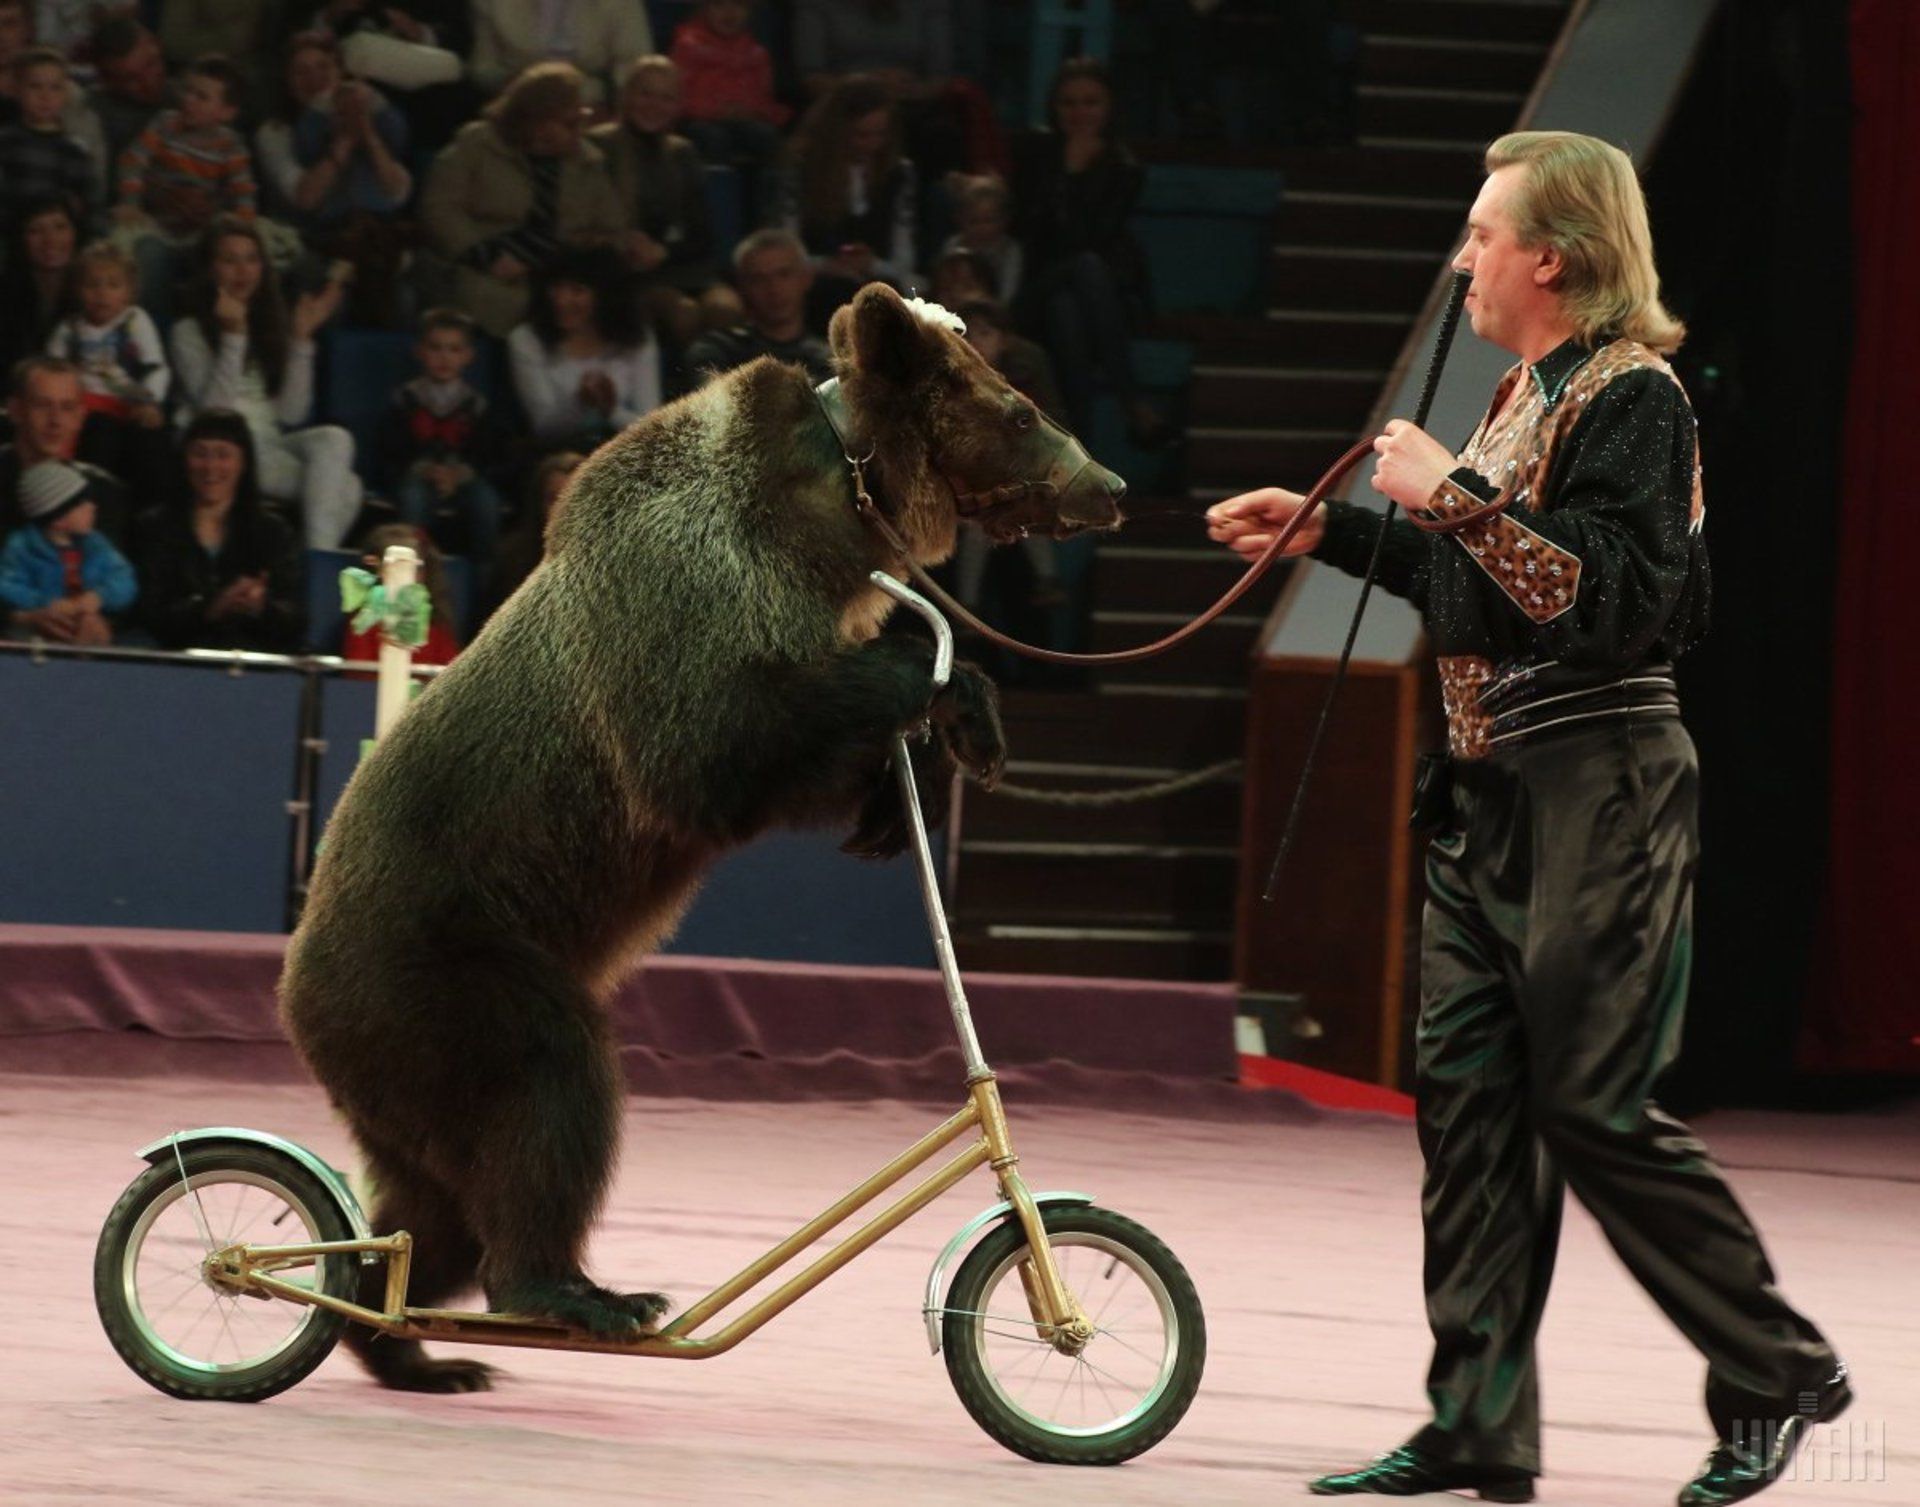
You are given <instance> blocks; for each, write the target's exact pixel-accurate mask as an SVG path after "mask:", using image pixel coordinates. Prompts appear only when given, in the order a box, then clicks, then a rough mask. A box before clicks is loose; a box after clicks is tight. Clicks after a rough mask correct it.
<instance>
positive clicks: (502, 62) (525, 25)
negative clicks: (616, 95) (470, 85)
mask: <svg viewBox="0 0 1920 1507" xmlns="http://www.w3.org/2000/svg"><path fill="white" fill-rule="evenodd" d="M472 4H473V57H472V61H471V62H470V64H469V68H468V71H469V73H470V74H471V76H472V78H473V81H474V83H475V84H477V85H478V86H479V87H480V88H481V89H483V90H485V91H486V92H487V93H489V94H491V93H493V92H494V91H495V90H496V89H499V88H500V87H502V86H503V85H504V84H505V83H506V82H507V80H509V79H511V78H512V77H513V76H514V75H515V74H517V73H519V72H520V71H521V70H522V69H526V68H530V67H533V66H534V65H536V64H539V63H541V62H544V61H546V60H549V59H556V58H558V59H564V60H566V61H567V62H569V63H572V64H573V65H574V67H575V68H577V69H578V70H579V72H580V74H581V80H580V86H581V94H582V97H583V98H584V99H585V101H586V102H587V103H588V104H590V105H599V104H603V103H605V102H606V101H607V100H610V99H611V98H613V91H614V84H615V78H614V74H615V72H616V71H617V70H618V69H620V68H621V67H623V66H624V65H625V64H627V63H629V62H631V61H632V60H633V59H634V58H637V57H640V56H642V55H644V54H646V53H649V52H652V51H653V50H654V46H653V28H652V26H651V25H650V24H649V23H648V21H647V9H646V7H645V6H644V5H641V4H638V3H636V0H472Z"/></svg>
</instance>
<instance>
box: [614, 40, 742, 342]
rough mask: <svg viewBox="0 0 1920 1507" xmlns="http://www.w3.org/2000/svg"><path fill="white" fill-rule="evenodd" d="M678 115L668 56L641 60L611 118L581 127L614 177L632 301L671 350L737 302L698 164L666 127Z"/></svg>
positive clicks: (721, 321)
mask: <svg viewBox="0 0 1920 1507" xmlns="http://www.w3.org/2000/svg"><path fill="white" fill-rule="evenodd" d="M679 113H680V71H679V69H677V68H676V67H674V65H673V61H672V59H670V58H663V57H660V56H659V55H657V54H655V55H652V56H648V57H644V58H640V59H639V60H638V61H636V62H635V63H634V65H633V67H632V69H631V70H630V71H629V72H628V74H627V79H626V82H625V83H624V84H623V85H622V86H621V88H620V118H619V119H618V120H615V121H609V122H608V123H607V124H606V125H604V126H600V127H597V128H596V129H595V130H593V131H592V132H590V133H589V137H588V139H589V140H591V141H592V142H593V144H594V145H595V146H597V147H599V148H600V150H601V152H602V153H604V154H605V156H606V159H607V168H608V171H609V172H610V173H611V174H612V176H613V185H614V190H615V192H616V193H617V194H618V196H619V200H620V207H621V210H622V211H623V213H624V215H625V218H626V223H627V225H628V229H627V230H626V232H625V234H624V236H623V238H622V240H621V243H620V244H621V251H622V252H623V254H624V255H625V256H626V259H627V265H628V266H629V267H631V268H632V269H633V270H634V273H635V274H636V282H635V286H636V291H637V293H638V296H639V299H640V306H641V308H643V309H644V310H645V311H646V315H647V319H648V321H649V322H650V323H651V324H652V326H653V327H654V329H656V330H658V331H660V332H661V333H662V334H663V335H664V336H665V338H666V339H668V340H670V341H671V342H672V343H673V345H674V346H675V348H676V349H683V348H684V347H685V346H686V344H687V342H688V341H689V340H691V339H693V337H694V336H695V335H697V334H699V333H700V331H701V330H703V329H723V328H725V327H726V326H727V325H730V324H734V323H736V322H737V321H738V320H739V318H740V300H739V298H738V297H737V296H736V295H735V294H734V291H733V290H732V289H731V288H729V287H727V286H726V285H725V284H724V283H722V282H721V281H720V268H719V263H718V261H717V260H716V258H715V255H714V240H713V222H712V218H711V216H710V215H709V213H708V210H707V172H706V168H705V166H704V165H703V164H702V163H701V160H700V154H699V152H697V151H696V150H695V149H694V146H693V143H692V142H690V141H688V140H687V139H686V138H685V137H684V136H676V135H674V134H673V132H672V131H671V130H670V129H669V127H670V126H672V124H673V122H674V118H675V117H676V116H677V115H678V114H679Z"/></svg>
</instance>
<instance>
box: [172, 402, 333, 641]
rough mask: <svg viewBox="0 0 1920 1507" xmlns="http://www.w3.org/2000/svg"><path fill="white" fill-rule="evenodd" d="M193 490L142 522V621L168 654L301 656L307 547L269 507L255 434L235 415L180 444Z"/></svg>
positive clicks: (221, 413) (210, 420)
mask: <svg viewBox="0 0 1920 1507" xmlns="http://www.w3.org/2000/svg"><path fill="white" fill-rule="evenodd" d="M181 457H182V460H183V461H184V463H185V469H186V488H185V491H184V493H183V494H182V495H181V496H180V497H179V499H178V500H176V501H173V502H170V503H168V504H167V505H165V506H163V507H160V508H156V509H154V510H153V511H152V512H150V513H147V514H145V515H143V516H142V518H141V520H140V524H141V528H140V538H141V547H140V581H141V587H142V590H141V603H142V608H143V611H142V618H143V620H144V622H145V624H146V627H147V629H148V630H149V631H150V632H151V633H152V634H153V636H154V637H155V638H156V639H157V640H159V642H160V645H161V647H162V648H166V649H250V650H254V651H255V652H258V653H263V654H292V653H295V652H297V651H298V650H299V648H300V639H301V635H302V633H303V631H304V629H305V626H306V610H305V608H304V607H303V606H302V603H301V584H300V572H301V557H300V546H299V543H298V541H296V540H295V538H294V535H293V530H292V529H290V528H289V527H288V526H287V525H286V524H285V523H283V522H282V521H281V520H280V519H278V518H276V517H274V516H273V514H271V513H269V512H268V511H267V510H266V509H265V508H263V507H262V506H261V505H260V484H259V477H258V474H257V472H256V469H255V467H254V453H253V429H252V426H251V425H250V424H249V423H248V422H247V420H246V419H244V418H242V417H241V416H240V415H239V414H237V413H234V412H232V411H231V410H228V409H219V408H212V409H208V410H206V411H205V412H203V413H200V414H198V415H196V416H195V417H194V419H193V421H192V422H191V423H189V424H188V425H187V428H186V433H185V434H184V435H183V436H182V437H181Z"/></svg>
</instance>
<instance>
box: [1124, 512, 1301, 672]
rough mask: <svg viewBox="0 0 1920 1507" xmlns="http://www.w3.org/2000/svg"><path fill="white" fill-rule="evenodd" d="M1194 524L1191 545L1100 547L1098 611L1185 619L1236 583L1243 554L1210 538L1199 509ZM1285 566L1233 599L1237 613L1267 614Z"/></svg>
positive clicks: (1142, 636) (1282, 580)
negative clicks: (1120, 610) (1142, 612)
mask: <svg viewBox="0 0 1920 1507" xmlns="http://www.w3.org/2000/svg"><path fill="white" fill-rule="evenodd" d="M1190 527H1191V529H1192V537H1193V538H1194V539H1196V540H1198V541H1200V542H1199V543H1197V544H1194V545H1191V546H1186V545H1183V546H1166V547H1152V546H1142V547H1141V548H1139V549H1131V550H1129V549H1103V550H1101V551H1100V553H1099V554H1098V555H1097V556H1095V557H1094V565H1093V601H1094V610H1095V611H1096V613H1098V612H1102V611H1105V610H1109V609H1114V608H1127V609H1139V610H1146V611H1157V612H1165V613H1168V614H1170V615H1173V616H1177V617H1178V618H1179V620H1180V622H1185V621H1186V620H1187V619H1188V618H1190V617H1192V616H1193V615H1194V614H1196V613H1198V612H1200V611H1202V610H1203V609H1205V608H1206V607H1207V606H1209V605H1210V604H1211V603H1212V602H1213V601H1214V600H1215V599H1216V598H1217V597H1218V596H1219V595H1220V593H1221V592H1223V591H1225V590H1226V589H1227V588H1228V587H1229V586H1231V585H1232V584H1233V583H1234V580H1235V579H1236V578H1237V577H1238V576H1239V574H1240V572H1241V571H1242V570H1243V569H1244V568H1245V567H1244V565H1243V564H1242V562H1241V560H1240V557H1239V556H1238V555H1236V554H1234V553H1233V551H1232V550H1229V549H1224V548H1222V547H1221V546H1220V545H1218V544H1215V543H1213V542H1212V541H1211V540H1209V539H1207V537H1206V534H1205V531H1204V528H1203V526H1202V525H1201V523H1200V522H1199V520H1198V515H1197V513H1196V515H1195V519H1194V521H1193V522H1192V523H1191V525H1190ZM1286 570H1287V566H1286V564H1285V563H1284V562H1283V563H1281V564H1278V565H1276V566H1274V568H1273V569H1272V571H1270V572H1269V573H1268V576H1267V579H1266V580H1263V581H1262V582H1261V583H1260V585H1259V586H1257V587H1255V588H1254V589H1253V590H1252V591H1251V592H1249V593H1248V594H1247V595H1246V596H1244V597H1242V598H1241V599H1240V601H1239V602H1237V603H1236V604H1235V605H1234V608H1233V611H1234V613H1235V614H1240V613H1245V614H1246V615H1248V616H1254V617H1264V616H1265V614H1266V612H1267V610H1268V608H1269V607H1270V605H1271V604H1272V602H1273V593H1276V592H1278V591H1279V589H1280V586H1281V584H1282V583H1283V582H1284V581H1285V579H1286ZM1170 626H1178V624H1171V625H1170ZM1159 631H1160V632H1163V633H1164V632H1166V631H1167V629H1166V628H1162V629H1160V630H1159ZM1150 636H1153V635H1150V634H1149V633H1148V632H1146V631H1144V630H1141V631H1140V632H1139V637H1140V638H1141V639H1142V640H1144V639H1146V638H1148V637H1150ZM1121 647H1124V646H1121Z"/></svg>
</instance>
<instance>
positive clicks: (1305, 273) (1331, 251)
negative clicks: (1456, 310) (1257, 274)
mask: <svg viewBox="0 0 1920 1507" xmlns="http://www.w3.org/2000/svg"><path fill="white" fill-rule="evenodd" d="M1445 260H1446V258H1445V255H1444V253H1441V252H1432V251H1427V252H1421V251H1397V250H1380V249H1373V248H1356V247H1331V246H1314V245H1311V244H1308V245H1294V244H1288V245H1281V246H1276V247H1274V248H1273V259H1272V270H1271V272H1270V274H1269V277H1268V286H1269V288H1270V290H1271V294H1272V301H1273V303H1274V304H1275V305H1276V306H1278V307H1282V308H1313V307H1316V306H1324V307H1330V308H1348V309H1368V310H1388V311H1396V312H1401V311H1404V312H1405V313H1407V314H1409V315H1411V314H1414V313H1417V312H1418V311H1419V308H1420V305H1421V303H1422V301H1423V300H1424V299H1425V298H1426V296H1427V293H1428V291H1429V290H1430V289H1431V288H1432V287H1433V283H1434V279H1435V278H1436V277H1438V276H1439V275H1440V269H1441V266H1442V264H1443V263H1444V262H1445Z"/></svg>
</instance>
